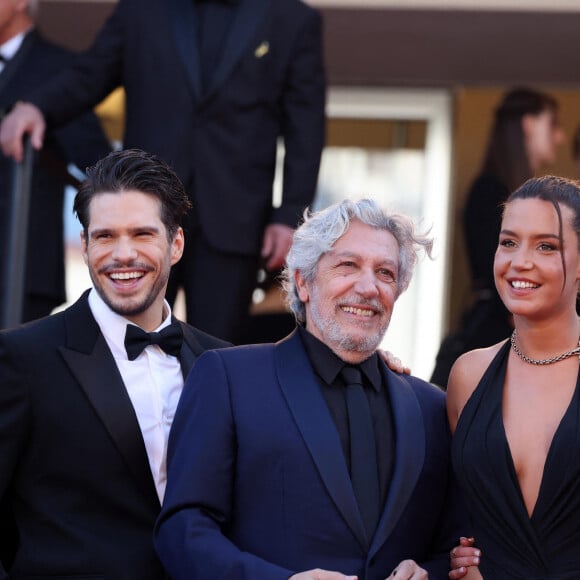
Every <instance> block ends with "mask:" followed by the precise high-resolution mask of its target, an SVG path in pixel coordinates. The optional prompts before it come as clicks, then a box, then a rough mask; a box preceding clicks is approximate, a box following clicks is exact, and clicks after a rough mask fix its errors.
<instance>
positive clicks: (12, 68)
mask: <svg viewBox="0 0 580 580" xmlns="http://www.w3.org/2000/svg"><path fill="white" fill-rule="evenodd" d="M34 5H35V2H34V1H33V0H2V3H1V6H0V116H1V115H2V114H3V111H4V110H5V109H6V108H8V107H9V106H10V105H12V104H13V103H14V102H15V101H16V100H18V99H19V98H21V97H22V95H23V94H25V93H28V92H30V91H31V90H32V89H33V88H35V87H37V86H38V85H40V84H42V83H43V82H45V81H46V80H48V79H50V78H52V77H54V76H55V75H56V74H57V73H58V72H59V71H60V70H62V68H64V67H65V66H67V65H68V64H70V63H71V61H72V58H73V55H72V53H70V52H68V51H66V50H64V49H63V48H60V47H58V46H56V45H55V44H52V43H50V42H48V41H47V40H45V39H44V38H42V36H41V35H40V34H39V33H38V32H37V31H36V30H35V29H34V21H33V13H34V8H35V6H34ZM109 151H110V146H109V143H108V141H107V139H106V138H105V136H104V134H103V132H102V130H101V126H100V124H99V122H98V120H97V118H96V117H95V115H93V114H92V113H87V114H85V115H83V116H81V117H79V118H78V119H76V120H75V121H74V122H72V123H69V124H68V125H65V126H64V127H62V128H60V129H58V130H56V131H51V132H50V133H49V134H48V135H47V138H46V143H45V147H44V150H43V152H42V154H41V155H40V157H39V158H38V157H37V159H36V163H35V165H34V170H33V174H32V190H31V200H30V211H29V221H28V242H27V246H28V256H27V268H26V280H25V283H26V286H25V294H24V297H23V312H22V320H32V319H34V318H39V317H41V316H45V315H47V314H50V312H51V311H52V310H53V309H54V308H55V307H57V306H58V305H59V304H62V303H63V302H64V301H65V300H66V295H65V269H64V244H63V218H62V212H63V198H64V188H65V183H66V181H67V179H70V176H69V175H68V173H67V170H66V166H67V164H68V163H74V164H76V165H77V166H79V167H80V168H82V169H83V170H84V168H85V167H87V166H88V165H90V164H92V163H94V162H95V161H96V160H97V159H100V158H101V157H103V156H105V155H106V154H107V153H108V152H109ZM13 165H14V163H13V160H12V159H10V158H9V157H5V156H4V155H0V244H1V246H2V248H3V251H2V253H1V254H0V274H3V273H4V271H5V260H6V259H7V254H6V242H7V235H8V231H9V227H10V224H9V223H8V219H9V216H10V207H9V206H10V198H11V188H12V174H13V171H14V168H13ZM10 283H11V281H8V280H5V281H4V283H3V284H1V285H0V302H1V301H3V300H6V296H2V287H4V288H8V285H9V284H10Z"/></svg>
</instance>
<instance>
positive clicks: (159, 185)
mask: <svg viewBox="0 0 580 580" xmlns="http://www.w3.org/2000/svg"><path fill="white" fill-rule="evenodd" d="M125 191H138V192H140V193H144V194H147V195H151V196H152V197H155V198H157V199H158V200H159V202H160V205H161V221H162V222H163V225H164V226H165V228H166V230H167V236H168V238H169V241H171V240H172V239H173V237H174V236H175V233H176V232H177V229H178V228H179V226H180V225H181V222H182V220H183V218H184V217H185V215H186V213H187V211H188V210H189V209H190V208H191V202H190V201H189V199H188V197H187V193H186V192H185V189H184V187H183V184H182V183H181V181H180V180H179V177H177V175H176V174H175V172H174V171H173V169H171V167H169V165H168V164H167V163H165V161H162V160H161V159H160V158H159V157H157V156H156V155H152V154H151V153H146V152H145V151H141V150H140V149H126V150H124V151H114V152H113V153H109V155H107V156H106V157H103V159H101V160H100V161H98V162H97V163H96V164H95V165H94V166H93V167H89V168H88V169H87V177H86V179H85V180H84V181H83V183H82V184H81V186H80V188H79V191H78V193H77V195H76V197H75V201H74V206H73V211H74V212H75V214H76V216H77V217H78V219H79V221H80V222H81V225H82V227H83V230H84V232H85V235H88V228H89V221H90V204H91V201H92V199H93V198H94V197H95V196H97V195H99V194H102V193H123V192H125Z"/></svg>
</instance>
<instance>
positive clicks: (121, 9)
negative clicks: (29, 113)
mask: <svg viewBox="0 0 580 580" xmlns="http://www.w3.org/2000/svg"><path fill="white" fill-rule="evenodd" d="M126 5H127V1H126V0H120V1H119V3H118V5H117V7H116V8H115V10H114V12H113V14H112V15H111V16H110V17H109V19H108V20H107V22H106V23H105V25H104V26H103V28H102V29H101V30H100V32H99V34H98V35H97V37H96V39H95V41H94V43H93V45H92V46H91V48H90V49H89V50H87V51H86V52H84V53H82V54H79V55H78V56H77V57H76V59H75V60H74V62H73V64H72V65H71V66H69V67H67V68H65V69H64V70H63V71H62V72H61V73H60V74H59V75H57V76H55V77H54V78H53V79H51V80H50V81H48V82H47V83H43V84H42V85H41V86H40V87H39V88H38V89H37V90H35V91H33V92H31V93H30V94H28V95H24V98H25V100H27V101H30V102H31V103H34V104H35V105H36V106H38V107H39V108H40V110H41V111H42V112H43V114H44V116H45V118H46V121H47V123H48V125H49V126H54V127H56V126H61V125H64V124H65V123H67V122H69V121H70V120H72V119H75V118H76V117H78V116H79V115H81V114H82V113H86V112H89V111H90V110H91V109H92V108H93V107H95V105H97V104H98V103H99V102H100V101H102V100H103V99H104V98H105V97H106V96H107V95H108V94H109V93H110V92H111V91H113V90H114V89H115V88H117V87H118V86H120V85H121V84H122V74H123V54H124V51H123V43H124V38H125V36H126V34H125V22H126V17H125V11H126Z"/></svg>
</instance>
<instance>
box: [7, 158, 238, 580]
mask: <svg viewBox="0 0 580 580" xmlns="http://www.w3.org/2000/svg"><path fill="white" fill-rule="evenodd" d="M189 205H190V204H189V200H188V198H187V195H186V193H185V190H184V189H183V186H182V184H181V182H180V181H179V179H178V178H177V176H176V175H175V173H174V172H173V171H172V170H171V169H170V168H169V167H168V166H167V165H166V164H165V163H164V162H162V161H161V160H159V159H158V158H156V157H155V156H152V155H150V154H146V153H144V152H142V151H138V150H127V151H124V152H118V153H111V154H110V155H109V156H107V157H106V158H104V159H103V160H101V161H99V162H98V163H97V164H96V166H95V167H93V168H91V169H89V172H88V178H87V180H86V181H85V182H84V183H83V184H82V186H81V188H80V190H79V193H78V194H77V197H76V199H75V211H76V213H77V216H78V218H79V220H80V222H81V224H82V226H83V231H82V249H83V255H84V259H85V262H86V264H87V266H88V269H89V273H90V275H91V279H92V282H93V288H92V289H91V290H88V291H87V292H85V293H84V294H83V295H82V297H81V298H80V299H79V300H78V301H77V302H76V303H75V304H73V305H72V306H71V307H69V308H68V309H66V310H65V311H64V312H61V313H58V314H54V315H52V316H49V317H46V318H43V319H41V320H38V321H35V322H32V323H29V324H27V325H24V326H22V327H21V328H19V329H16V330H13V331H9V332H3V333H0V384H1V385H2V388H1V389H0V499H1V501H2V504H3V505H4V506H5V507H6V508H7V510H6V511H8V512H9V513H11V514H12V517H13V520H14V522H15V524H16V528H17V530H18V533H17V538H11V539H10V540H11V543H13V544H15V551H13V552H12V553H4V554H2V556H3V558H4V560H3V562H2V565H4V566H5V568H4V569H3V568H2V566H0V578H4V577H6V575H8V577H15V578H16V577H18V578H20V577H27V578H32V577H34V578H39V577H48V576H50V577H51V578H64V577H66V578H79V579H80V578H89V577H90V578H103V579H104V578H107V579H115V580H117V579H119V580H120V579H123V580H161V579H163V578H165V574H164V571H163V568H162V566H161V564H160V562H159V560H158V559H157V557H156V555H155V552H154V550H153V542H152V530H153V524H154V522H155V518H156V516H157V514H158V512H159V509H160V505H161V500H162V498H163V494H164V490H165V479H166V468H165V453H166V445H167V438H168V433H169V428H170V426H171V422H172V419H173V415H174V412H175V408H176V405H177V402H178V400H179V397H180V394H181V389H182V387H183V382H184V377H185V376H186V375H187V373H188V372H189V370H190V369H191V367H192V366H193V364H194V362H195V360H196V359H197V357H198V356H199V355H200V354H201V353H202V352H203V351H204V350H205V349H208V348H216V347H220V346H227V343H224V342H223V341H221V340H218V339H215V338H213V337H211V336H209V335H207V334H205V333H203V332H201V331H199V330H196V329H194V328H192V327H191V326H189V325H186V324H184V323H181V322H179V321H177V320H176V319H175V318H174V317H173V316H172V313H171V308H170V307H169V304H168V303H167V302H166V301H165V299H164V296H165V290H166V287H167V281H168V278H169V271H170V268H171V266H172V265H174V264H175V263H176V262H178V261H179V259H180V258H181V256H182V253H183V245H184V237H183V230H182V229H181V227H180V225H179V224H180V221H181V219H182V218H183V216H184V215H185V213H186V211H187V210H188V209H189ZM3 517H8V516H6V515H5V513H4V512H3ZM8 523H9V522H6V520H5V521H2V522H0V525H1V527H4V526H5V525H7V524H8ZM6 541H7V538H3V543H4V542H6ZM8 566H10V568H9V569H6V568H7V567H8Z"/></svg>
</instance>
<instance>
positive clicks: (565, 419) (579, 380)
mask: <svg viewBox="0 0 580 580" xmlns="http://www.w3.org/2000/svg"><path fill="white" fill-rule="evenodd" d="M506 372H507V361H506V365H505V367H504V369H503V373H502V376H501V392H500V399H499V401H500V418H501V421H500V424H501V434H502V438H503V440H504V445H505V453H506V457H508V459H509V461H508V469H509V472H510V476H511V479H512V481H513V483H514V486H515V488H516V494H517V496H518V497H519V500H520V504H521V507H522V509H523V512H524V514H525V516H526V518H527V519H528V520H529V521H530V523H533V522H534V521H536V519H537V516H538V514H537V511H538V506H541V505H542V502H541V499H542V497H543V495H544V493H545V492H544V490H545V488H546V485H547V481H546V480H547V478H549V477H550V476H552V477H553V476H554V475H555V476H556V477H560V476H561V474H560V473H558V474H554V473H553V472H554V470H551V469H549V466H550V464H551V463H553V455H554V453H555V452H556V451H555V450H557V449H558V447H557V442H558V440H559V439H560V438H561V433H562V431H563V430H564V429H565V428H566V427H567V425H568V423H569V419H570V415H571V414H572V413H573V412H574V408H575V403H576V399H577V397H578V390H579V385H580V371H579V372H578V374H577V375H576V385H575V386H574V390H573V391H572V396H571V397H570V400H569V402H568V405H567V406H566V409H565V411H564V413H563V414H562V417H561V418H560V421H559V422H558V426H557V427H556V430H555V431H554V435H553V436H552V440H551V442H550V446H549V447H548V452H547V453H546V458H545V460H544V467H543V470H542V477H541V479H540V486H539V488H538V495H537V497H536V501H535V503H534V506H533V508H532V511H531V513H528V508H527V506H526V502H525V501H524V496H523V494H522V487H521V484H520V480H519V478H518V475H517V471H516V467H515V463H514V458H513V455H512V450H511V447H510V442H509V439H508V436H507V432H506V428H505V422H504V413H503V395H504V391H505V375H506Z"/></svg>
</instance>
